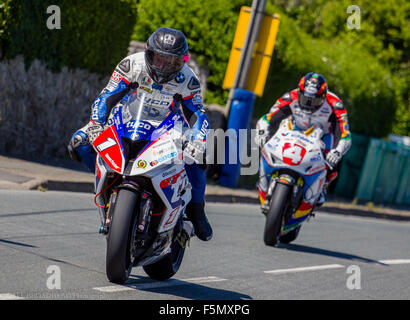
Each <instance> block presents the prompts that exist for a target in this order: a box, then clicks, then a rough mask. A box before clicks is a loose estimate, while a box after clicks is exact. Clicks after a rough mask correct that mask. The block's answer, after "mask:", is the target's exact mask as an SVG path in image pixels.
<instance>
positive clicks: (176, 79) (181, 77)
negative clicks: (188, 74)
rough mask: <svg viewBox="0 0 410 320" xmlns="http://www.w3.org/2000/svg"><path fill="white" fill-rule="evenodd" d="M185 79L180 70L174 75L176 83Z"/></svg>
mask: <svg viewBox="0 0 410 320" xmlns="http://www.w3.org/2000/svg"><path fill="white" fill-rule="evenodd" d="M184 81H185V75H184V74H183V73H182V72H179V73H178V74H177V75H176V76H175V82H176V83H182V82H184Z"/></svg>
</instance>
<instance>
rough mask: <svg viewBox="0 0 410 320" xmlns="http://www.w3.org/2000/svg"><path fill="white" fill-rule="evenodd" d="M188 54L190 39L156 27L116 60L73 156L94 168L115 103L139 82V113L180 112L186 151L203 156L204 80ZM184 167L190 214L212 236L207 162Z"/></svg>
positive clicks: (75, 140) (76, 137)
mask: <svg viewBox="0 0 410 320" xmlns="http://www.w3.org/2000/svg"><path fill="white" fill-rule="evenodd" d="M188 59H189V53H188V42H187V40H186V38H185V35H184V34H183V33H182V32H181V31H179V30H175V29H170V28H159V29H157V30H156V31H155V32H154V33H153V34H152V35H151V36H150V37H149V38H148V40H147V43H146V48H145V51H144V52H139V53H135V54H132V55H130V56H128V57H126V58H125V59H123V60H122V61H121V62H120V63H119V64H118V65H117V67H116V68H115V70H114V72H113V74H112V76H111V78H110V80H109V82H108V84H107V86H106V87H105V88H104V89H103V90H102V92H101V93H100V94H99V96H98V97H97V98H96V100H95V102H94V104H93V105H92V107H91V119H90V122H89V123H88V124H86V125H85V126H84V127H83V128H81V129H79V130H78V131H76V132H75V133H74V134H73V136H72V138H71V141H70V143H69V145H68V151H69V154H70V156H71V158H72V159H74V160H77V161H81V162H82V163H84V164H85V165H86V166H87V167H88V168H89V169H90V170H91V172H94V171H95V159H96V154H95V151H94V150H93V148H92V143H93V141H94V140H95V139H96V137H97V136H98V135H99V134H100V133H101V132H102V131H103V130H104V128H103V127H104V125H106V124H107V122H108V121H109V116H110V113H111V111H112V109H113V108H114V107H115V106H117V104H118V105H121V102H125V101H126V100H127V98H128V94H131V93H132V92H133V91H134V89H137V88H138V91H139V94H140V95H141V97H142V99H144V111H143V114H142V115H141V117H142V118H144V119H146V120H153V121H158V122H160V121H162V120H164V119H165V118H166V116H167V115H168V113H169V112H170V111H172V112H175V113H178V112H180V113H182V114H183V116H184V118H185V120H186V122H187V123H188V124H189V126H190V128H191V130H190V135H189V141H188V143H187V145H186V146H185V148H184V156H186V157H189V158H191V159H197V160H200V159H203V158H204V152H205V147H206V132H207V130H208V129H209V120H208V118H207V116H206V114H205V111H204V108H203V106H202V100H201V86H200V82H199V80H198V78H197V77H196V75H195V73H194V72H193V71H192V69H191V68H189V67H188V65H187V64H186V62H187V61H188ZM142 93H143V95H142ZM199 163H201V162H199ZM185 169H186V172H187V174H188V178H189V181H190V183H191V185H192V200H191V202H190V203H189V204H188V206H187V210H186V215H187V217H188V219H190V220H191V221H192V223H193V225H194V229H195V234H196V235H197V237H198V238H199V239H201V240H203V241H208V240H210V239H211V238H212V233H213V232H212V228H211V226H210V224H209V222H208V219H207V218H206V215H205V210H204V208H205V200H204V194H205V186H206V171H205V168H204V166H203V165H201V164H197V163H195V162H194V163H193V164H189V165H188V164H186V165H185Z"/></svg>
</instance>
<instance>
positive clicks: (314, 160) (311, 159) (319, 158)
mask: <svg viewBox="0 0 410 320" xmlns="http://www.w3.org/2000/svg"><path fill="white" fill-rule="evenodd" d="M321 159H322V156H321V154H320V153H318V154H317V155H316V156H313V157H312V158H310V162H318V161H320V160H321Z"/></svg>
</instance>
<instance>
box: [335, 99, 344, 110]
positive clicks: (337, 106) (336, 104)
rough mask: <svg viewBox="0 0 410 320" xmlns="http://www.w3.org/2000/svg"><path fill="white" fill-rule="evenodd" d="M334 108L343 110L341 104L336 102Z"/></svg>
mask: <svg viewBox="0 0 410 320" xmlns="http://www.w3.org/2000/svg"><path fill="white" fill-rule="evenodd" d="M334 108H335V109H336V110H342V109H344V106H343V103H342V102H340V101H336V102H335V105H334Z"/></svg>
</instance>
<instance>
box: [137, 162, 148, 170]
mask: <svg viewBox="0 0 410 320" xmlns="http://www.w3.org/2000/svg"><path fill="white" fill-rule="evenodd" d="M137 165H138V168H141V169H144V168H145V167H146V166H147V162H146V161H145V160H139V161H138V163H137Z"/></svg>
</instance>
